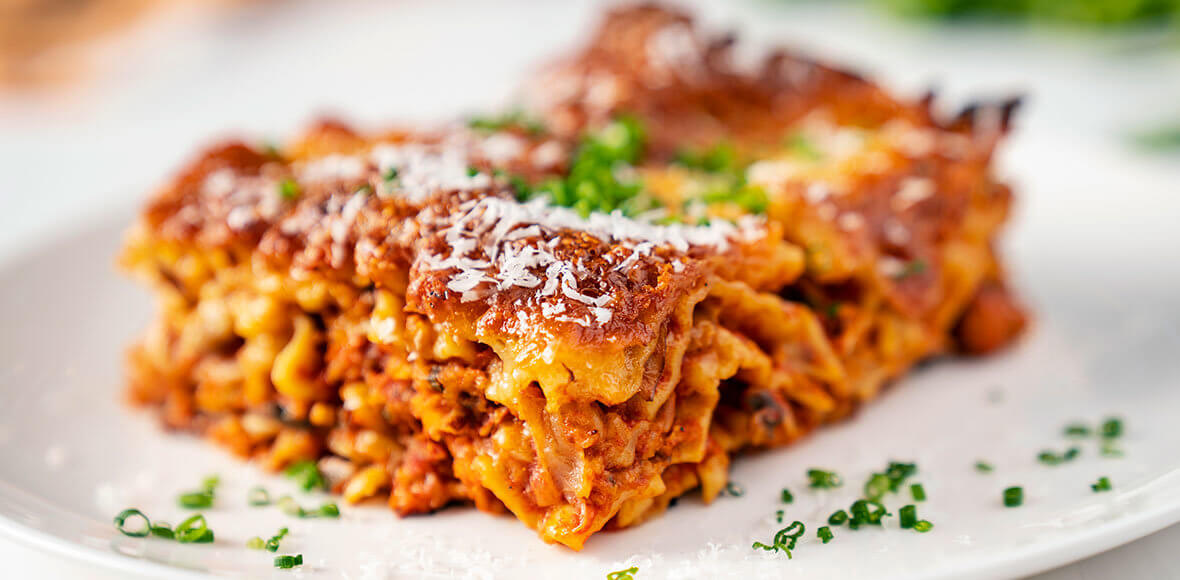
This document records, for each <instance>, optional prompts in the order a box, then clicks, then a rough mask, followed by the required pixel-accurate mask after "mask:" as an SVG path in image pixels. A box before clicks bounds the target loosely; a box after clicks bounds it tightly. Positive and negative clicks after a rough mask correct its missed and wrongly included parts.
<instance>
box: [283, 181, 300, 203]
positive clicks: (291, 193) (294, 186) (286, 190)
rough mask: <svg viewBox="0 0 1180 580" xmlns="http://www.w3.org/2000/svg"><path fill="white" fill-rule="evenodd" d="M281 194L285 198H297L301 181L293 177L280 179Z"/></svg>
mask: <svg viewBox="0 0 1180 580" xmlns="http://www.w3.org/2000/svg"><path fill="white" fill-rule="evenodd" d="M279 196H280V197H282V198H283V199H295V198H297V197H299V183H298V182H296V181H295V180H294V179H291V178H287V179H284V180H282V181H280V182H279Z"/></svg>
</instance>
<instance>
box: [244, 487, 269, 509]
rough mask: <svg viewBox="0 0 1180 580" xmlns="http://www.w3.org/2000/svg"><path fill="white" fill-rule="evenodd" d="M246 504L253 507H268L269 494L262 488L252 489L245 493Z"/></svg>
mask: <svg viewBox="0 0 1180 580" xmlns="http://www.w3.org/2000/svg"><path fill="white" fill-rule="evenodd" d="M246 502H247V503H249V504H250V505H252V506H254V507H260V506H266V505H270V492H269V491H266V489H265V488H263V487H252V488H250V491H249V492H247V493H246Z"/></svg>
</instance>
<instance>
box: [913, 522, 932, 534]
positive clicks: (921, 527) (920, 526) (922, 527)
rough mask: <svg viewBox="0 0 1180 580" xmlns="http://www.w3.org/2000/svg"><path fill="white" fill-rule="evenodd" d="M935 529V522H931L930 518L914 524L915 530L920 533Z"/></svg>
mask: <svg viewBox="0 0 1180 580" xmlns="http://www.w3.org/2000/svg"><path fill="white" fill-rule="evenodd" d="M933 529H934V524H932V523H930V522H929V521H928V520H919V521H918V523H916V524H914V531H915V532H918V533H922V534H925V533H926V532H929V531H930V530H933Z"/></svg>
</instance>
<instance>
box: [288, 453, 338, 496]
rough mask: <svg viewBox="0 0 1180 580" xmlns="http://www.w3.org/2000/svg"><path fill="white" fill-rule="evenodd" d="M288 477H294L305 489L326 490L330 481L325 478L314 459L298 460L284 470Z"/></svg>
mask: <svg viewBox="0 0 1180 580" xmlns="http://www.w3.org/2000/svg"><path fill="white" fill-rule="evenodd" d="M283 474H284V475H286V476H287V477H288V478H291V479H294V480H295V482H296V483H297V484H298V485H299V487H301V488H303V491H312V490H317V489H318V490H326V489H328V481H327V480H326V479H324V476H323V474H321V473H320V470H319V468H318V467H316V464H315V462H314V461H310V460H306V459H305V460H303V461H296V462H295V463H292V464H291V465H290V466H288V467H287V469H286V470H284V471H283Z"/></svg>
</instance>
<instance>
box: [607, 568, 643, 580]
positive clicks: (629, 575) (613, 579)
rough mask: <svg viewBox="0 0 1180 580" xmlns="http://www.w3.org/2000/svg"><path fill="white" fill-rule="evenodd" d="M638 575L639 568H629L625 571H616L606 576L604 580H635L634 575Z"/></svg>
mask: <svg viewBox="0 0 1180 580" xmlns="http://www.w3.org/2000/svg"><path fill="white" fill-rule="evenodd" d="M638 573H639V566H631V567H630V568H627V569H626V570H616V571H614V572H611V573H609V574H607V575H606V580H635V574H638Z"/></svg>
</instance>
